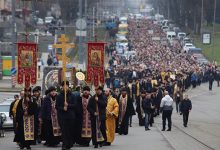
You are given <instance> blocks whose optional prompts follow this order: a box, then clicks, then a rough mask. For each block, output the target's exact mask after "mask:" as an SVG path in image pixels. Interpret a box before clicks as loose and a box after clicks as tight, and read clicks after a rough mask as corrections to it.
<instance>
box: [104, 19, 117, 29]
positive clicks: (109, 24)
mask: <svg viewBox="0 0 220 150" xmlns="http://www.w3.org/2000/svg"><path fill="white" fill-rule="evenodd" d="M105 28H106V29H107V30H111V29H115V28H117V24H116V22H115V20H114V19H109V20H107V21H106V22H105Z"/></svg>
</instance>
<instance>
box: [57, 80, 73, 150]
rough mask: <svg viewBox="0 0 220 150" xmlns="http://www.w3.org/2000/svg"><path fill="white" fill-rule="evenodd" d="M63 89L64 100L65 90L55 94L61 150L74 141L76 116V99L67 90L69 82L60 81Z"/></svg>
mask: <svg viewBox="0 0 220 150" xmlns="http://www.w3.org/2000/svg"><path fill="white" fill-rule="evenodd" d="M62 87H63V89H66V101H65V91H64V90H63V91H61V93H60V94H59V95H58V96H57V101H56V109H57V113H58V121H59V125H60V128H61V132H62V141H63V145H62V150H68V149H70V148H71V147H72V146H73V143H74V136H75V133H74V128H73V127H74V126H75V118H76V114H75V111H76V100H75V97H74V95H73V94H72V93H71V91H70V90H69V82H68V81H66V84H65V82H62Z"/></svg>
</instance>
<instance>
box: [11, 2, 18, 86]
mask: <svg viewBox="0 0 220 150" xmlns="http://www.w3.org/2000/svg"><path fill="white" fill-rule="evenodd" d="M11 2H12V24H11V26H12V27H11V28H12V51H11V56H12V68H15V52H16V42H17V40H16V32H17V31H16V20H15V0H12V1H11ZM12 76H13V75H12ZM12 80H13V77H12ZM11 83H12V88H15V85H14V84H13V82H11Z"/></svg>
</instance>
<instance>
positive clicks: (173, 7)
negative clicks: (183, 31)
mask: <svg viewBox="0 0 220 150" xmlns="http://www.w3.org/2000/svg"><path fill="white" fill-rule="evenodd" d="M150 1H151V3H152V4H153V6H154V8H155V10H156V11H157V12H159V13H160V14H163V15H165V17H166V18H168V17H169V19H171V20H173V21H175V22H176V23H177V24H178V25H179V26H180V27H182V28H184V27H185V28H190V29H191V30H193V31H194V33H196V34H200V29H201V18H202V17H201V14H202V0H150ZM216 2H217V3H216V8H217V9H216V22H217V23H220V15H219V14H220V1H219V0H216ZM214 3H215V0H203V4H204V5H203V25H204V26H210V25H213V19H214Z"/></svg>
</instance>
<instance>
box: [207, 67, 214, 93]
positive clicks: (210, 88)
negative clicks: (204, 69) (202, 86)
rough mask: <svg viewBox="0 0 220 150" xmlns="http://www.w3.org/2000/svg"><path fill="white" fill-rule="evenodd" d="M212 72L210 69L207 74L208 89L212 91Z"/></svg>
mask: <svg viewBox="0 0 220 150" xmlns="http://www.w3.org/2000/svg"><path fill="white" fill-rule="evenodd" d="M214 79H215V77H214V73H213V71H210V72H209V76H208V80H209V91H212V85H213V82H214Z"/></svg>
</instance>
